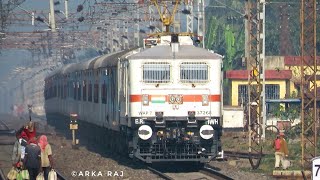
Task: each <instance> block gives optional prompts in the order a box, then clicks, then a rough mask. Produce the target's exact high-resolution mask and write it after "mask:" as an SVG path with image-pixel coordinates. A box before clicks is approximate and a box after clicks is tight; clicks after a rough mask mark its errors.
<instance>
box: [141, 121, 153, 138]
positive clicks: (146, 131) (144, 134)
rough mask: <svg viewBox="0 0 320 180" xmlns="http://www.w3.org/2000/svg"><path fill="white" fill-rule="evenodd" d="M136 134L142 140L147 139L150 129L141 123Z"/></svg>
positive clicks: (149, 135) (150, 134) (150, 133)
mask: <svg viewBox="0 0 320 180" xmlns="http://www.w3.org/2000/svg"><path fill="white" fill-rule="evenodd" d="M138 136H139V137H140V138H141V139H142V140H148V139H149V138H151V136H152V129H151V127H150V126H148V125H142V126H140V127H139V129H138Z"/></svg>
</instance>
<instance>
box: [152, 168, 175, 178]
mask: <svg viewBox="0 0 320 180" xmlns="http://www.w3.org/2000/svg"><path fill="white" fill-rule="evenodd" d="M147 168H148V169H149V170H150V171H151V172H153V173H154V174H156V175H158V176H159V177H161V178H163V179H166V180H173V178H171V177H170V176H168V175H166V174H164V173H162V172H160V171H158V170H156V169H154V168H152V167H150V166H148V167H147Z"/></svg>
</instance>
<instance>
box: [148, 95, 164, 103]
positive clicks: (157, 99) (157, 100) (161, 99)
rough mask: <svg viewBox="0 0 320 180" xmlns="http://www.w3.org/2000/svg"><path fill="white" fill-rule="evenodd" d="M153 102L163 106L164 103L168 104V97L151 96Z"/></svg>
mask: <svg viewBox="0 0 320 180" xmlns="http://www.w3.org/2000/svg"><path fill="white" fill-rule="evenodd" d="M151 102H152V103H159V104H163V103H165V102H166V97H165V96H161V95H152V96H151Z"/></svg>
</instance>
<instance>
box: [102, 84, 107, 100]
mask: <svg viewBox="0 0 320 180" xmlns="http://www.w3.org/2000/svg"><path fill="white" fill-rule="evenodd" d="M101 101H102V104H106V103H107V89H106V81H104V82H103V84H102V86H101Z"/></svg>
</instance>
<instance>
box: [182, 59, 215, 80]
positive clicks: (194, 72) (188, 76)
mask: <svg viewBox="0 0 320 180" xmlns="http://www.w3.org/2000/svg"><path fill="white" fill-rule="evenodd" d="M208 72H209V67H208V65H207V64H206V63H194V62H184V63H181V65H180V80H181V82H183V83H201V82H207V81H208Z"/></svg>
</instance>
